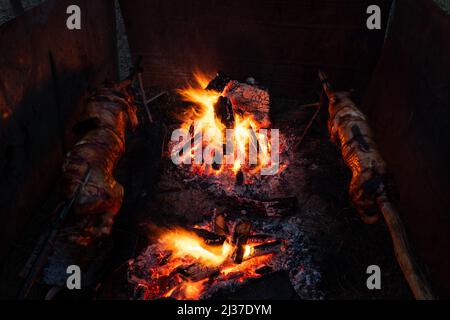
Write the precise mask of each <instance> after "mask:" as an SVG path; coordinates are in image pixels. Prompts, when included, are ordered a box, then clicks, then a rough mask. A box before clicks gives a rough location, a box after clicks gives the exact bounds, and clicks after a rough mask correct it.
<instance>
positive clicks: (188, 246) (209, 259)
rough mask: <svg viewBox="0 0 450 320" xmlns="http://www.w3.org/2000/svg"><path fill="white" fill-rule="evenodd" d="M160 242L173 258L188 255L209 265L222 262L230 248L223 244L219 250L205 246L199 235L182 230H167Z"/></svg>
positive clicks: (216, 264)
mask: <svg viewBox="0 0 450 320" xmlns="http://www.w3.org/2000/svg"><path fill="white" fill-rule="evenodd" d="M160 242H161V243H162V244H163V245H164V247H165V248H166V249H168V250H171V252H172V256H173V257H174V258H183V257H186V256H188V257H192V258H194V259H197V260H198V261H200V262H201V263H203V264H204V265H206V266H211V267H213V266H218V265H220V264H222V263H223V262H224V261H225V259H226V258H227V255H228V253H229V250H231V248H228V247H227V246H226V245H225V244H224V245H223V248H222V251H221V252H220V251H218V250H217V249H216V248H212V247H207V246H206V245H205V244H203V241H202V239H200V237H198V236H196V235H195V234H194V233H189V232H187V231H184V230H176V231H171V232H168V233H166V234H165V235H163V237H162V238H161V240H160Z"/></svg>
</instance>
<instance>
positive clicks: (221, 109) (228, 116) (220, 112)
mask: <svg viewBox="0 0 450 320" xmlns="http://www.w3.org/2000/svg"><path fill="white" fill-rule="evenodd" d="M214 113H215V115H216V117H217V118H218V119H219V120H220V122H222V123H223V124H224V125H225V127H226V128H227V129H233V128H234V110H233V105H232V104H231V101H230V99H228V98H227V97H223V96H220V97H219V98H218V99H217V102H216V103H215V104H214Z"/></svg>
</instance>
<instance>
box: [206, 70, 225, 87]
mask: <svg viewBox="0 0 450 320" xmlns="http://www.w3.org/2000/svg"><path fill="white" fill-rule="evenodd" d="M230 80H231V79H230V77H228V76H227V75H226V74H225V73H223V72H222V71H219V72H217V74H216V77H215V78H214V79H212V80H211V82H210V83H209V84H208V86H207V87H206V90H214V91H217V92H222V91H223V89H225V87H226V85H227V84H228V82H230Z"/></svg>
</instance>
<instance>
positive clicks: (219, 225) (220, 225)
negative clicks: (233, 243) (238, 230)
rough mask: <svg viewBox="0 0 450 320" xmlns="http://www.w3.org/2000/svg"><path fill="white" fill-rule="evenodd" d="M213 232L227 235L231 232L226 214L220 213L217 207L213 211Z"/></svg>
mask: <svg viewBox="0 0 450 320" xmlns="http://www.w3.org/2000/svg"><path fill="white" fill-rule="evenodd" d="M213 232H214V233H215V234H218V235H220V236H225V237H226V236H227V235H228V234H229V233H230V232H229V230H228V225H227V221H226V219H225V216H224V215H223V214H222V213H219V212H218V210H217V209H214V213H213Z"/></svg>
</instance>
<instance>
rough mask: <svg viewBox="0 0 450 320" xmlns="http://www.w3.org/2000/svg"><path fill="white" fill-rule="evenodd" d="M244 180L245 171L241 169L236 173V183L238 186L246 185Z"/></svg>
mask: <svg viewBox="0 0 450 320" xmlns="http://www.w3.org/2000/svg"><path fill="white" fill-rule="evenodd" d="M244 182H245V176H244V172H242V170H239V171H238V173H236V184H237V185H238V186H242V185H244Z"/></svg>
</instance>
